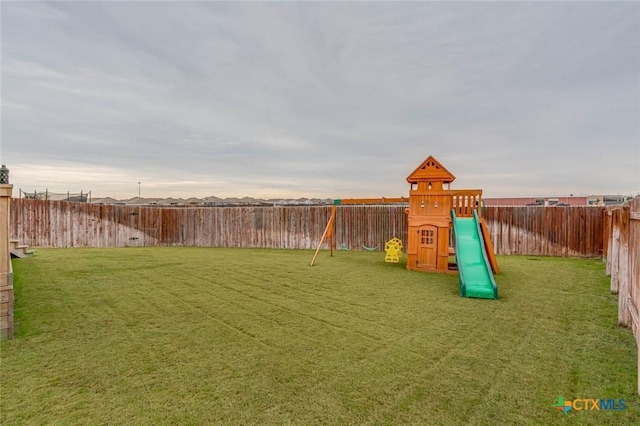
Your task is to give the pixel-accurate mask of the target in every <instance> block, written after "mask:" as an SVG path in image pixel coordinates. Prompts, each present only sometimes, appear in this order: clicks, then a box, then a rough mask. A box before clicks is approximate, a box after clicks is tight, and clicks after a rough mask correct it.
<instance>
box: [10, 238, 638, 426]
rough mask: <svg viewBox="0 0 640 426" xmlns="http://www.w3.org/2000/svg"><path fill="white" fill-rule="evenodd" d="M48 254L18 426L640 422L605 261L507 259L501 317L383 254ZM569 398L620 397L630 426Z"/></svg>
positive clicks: (23, 363)
mask: <svg viewBox="0 0 640 426" xmlns="http://www.w3.org/2000/svg"><path fill="white" fill-rule="evenodd" d="M312 255H313V252H311V251H302V250H301V251H292V250H257V249H214V248H129V249H64V250H62V249H58V250H38V252H37V255H36V256H35V257H32V258H28V259H21V260H16V261H14V281H15V289H16V311H15V319H16V326H17V330H16V338H15V339H14V340H12V341H4V342H2V344H1V349H2V365H1V374H2V375H1V384H2V388H1V394H0V397H1V402H0V404H1V405H0V409H1V417H0V422H1V423H2V424H3V425H13V424H20V425H22V424H83V425H84V424H109V423H111V424H136V425H143V424H149V425H152V424H153V425H155V424H193V425H199V424H274V423H277V424H320V423H322V424H340V425H342V424H401V423H407V424H445V425H446V424H486V425H495V424H507V425H515V424H518V425H525V424H578V423H579V424H639V423H640V399H639V398H638V397H637V396H636V383H637V382H636V381H637V370H636V368H637V367H636V365H637V364H636V362H637V360H636V344H635V341H634V339H633V336H632V333H631V331H630V330H628V329H623V328H620V327H617V326H616V322H617V311H616V304H617V296H614V295H611V294H609V291H608V281H609V280H608V278H606V277H605V275H604V266H603V264H602V262H601V261H597V260H576V259H562V258H533V257H516V256H513V257H504V256H503V257H499V258H498V261H499V263H500V267H501V269H502V274H501V275H499V276H497V277H496V281H497V283H498V287H499V294H500V299H499V300H498V301H492V300H476V299H463V298H461V297H459V296H458V277H457V276H456V275H440V274H425V273H420V272H414V271H407V270H406V269H404V264H388V263H384V261H383V259H384V253H371V252H342V251H339V252H337V253H336V256H334V257H333V258H330V257H329V256H328V253H322V254H321V256H320V257H319V259H318V262H317V264H316V266H314V267H310V266H309V262H310V261H311V257H312ZM558 397H564V398H565V399H567V400H573V399H577V398H590V399H598V398H615V399H616V400H617V399H619V398H625V402H626V406H627V408H626V409H625V410H620V411H577V410H572V411H570V412H569V413H568V414H566V415H565V414H563V413H562V412H559V411H558V410H556V409H555V408H554V404H555V402H556V400H557V399H558Z"/></svg>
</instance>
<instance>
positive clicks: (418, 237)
mask: <svg viewBox="0 0 640 426" xmlns="http://www.w3.org/2000/svg"><path fill="white" fill-rule="evenodd" d="M455 178H456V177H455V176H454V175H453V174H452V173H451V172H450V171H449V170H447V169H446V168H445V167H444V166H443V165H442V164H441V163H440V162H439V161H438V160H436V159H435V158H434V157H433V156H429V157H427V158H426V159H425V160H424V161H423V162H422V163H421V164H420V165H419V166H418V167H417V168H416V169H415V170H414V171H413V172H412V173H411V174H410V175H409V176H408V177H407V182H409V184H410V190H409V199H408V200H407V199H406V198H404V197H403V198H381V199H370V198H367V199H349V200H338V201H339V203H336V204H384V203H399V202H403V203H406V202H407V201H408V202H409V207H408V208H407V209H406V213H407V221H408V235H407V244H406V253H407V269H412V270H418V271H427V272H445V273H446V272H458V265H457V264H456V262H452V261H451V260H452V257H453V256H454V255H456V251H455V250H456V249H455V247H454V246H455V244H452V243H453V241H454V238H453V228H454V225H455V221H456V219H462V220H463V221H464V220H465V219H473V218H474V211H475V212H476V213H475V214H476V216H475V217H476V218H477V219H476V220H477V226H478V228H479V229H480V232H479V235H480V237H479V239H481V240H482V241H481V243H480V246H481V247H482V248H483V251H484V252H485V253H484V256H485V258H486V260H487V261H488V263H489V264H490V266H491V269H492V270H493V271H494V272H495V273H498V264H497V262H496V259H495V255H494V253H493V247H492V245H491V240H490V238H489V235H488V232H487V227H486V224H485V222H484V220H483V219H482V208H481V207H482V190H481V189H458V190H452V189H451V183H452V182H453V181H454V180H455ZM336 208H337V205H334V206H333V208H332V212H331V218H330V219H329V222H328V223H327V227H326V229H325V232H324V234H323V236H322V239H321V241H320V243H319V244H318V248H317V249H316V252H315V254H314V257H313V260H312V261H311V264H312V265H313V264H314V262H315V260H316V257H317V255H318V251H319V250H320V247H321V245H322V243H323V242H324V241H325V240H329V241H330V247H331V255H333V248H334V241H333V227H334V223H335V216H336Z"/></svg>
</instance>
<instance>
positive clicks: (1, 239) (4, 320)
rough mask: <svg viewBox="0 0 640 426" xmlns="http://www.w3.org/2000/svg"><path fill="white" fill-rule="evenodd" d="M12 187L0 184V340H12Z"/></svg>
mask: <svg viewBox="0 0 640 426" xmlns="http://www.w3.org/2000/svg"><path fill="white" fill-rule="evenodd" d="M12 189H13V185H9V183H8V182H7V183H2V184H0V339H3V340H4V339H13V274H12V270H11V249H10V247H9V245H10V238H11V233H10V228H9V224H10V223H9V220H10V217H9V214H10V203H11V192H12Z"/></svg>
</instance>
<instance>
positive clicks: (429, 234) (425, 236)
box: [420, 229, 434, 246]
mask: <svg viewBox="0 0 640 426" xmlns="http://www.w3.org/2000/svg"><path fill="white" fill-rule="evenodd" d="M433 234H434V233H433V230H431V229H423V230H422V232H421V233H420V244H422V245H423V246H432V245H433V236H434V235H433Z"/></svg>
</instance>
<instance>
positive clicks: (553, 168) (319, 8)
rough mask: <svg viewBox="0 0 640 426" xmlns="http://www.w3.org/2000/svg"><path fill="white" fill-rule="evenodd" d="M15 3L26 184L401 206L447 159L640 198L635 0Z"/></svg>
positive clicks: (15, 137)
mask: <svg viewBox="0 0 640 426" xmlns="http://www.w3.org/2000/svg"><path fill="white" fill-rule="evenodd" d="M0 7H1V8H2V162H3V163H6V164H7V165H8V166H9V167H10V168H11V169H12V181H13V183H14V185H15V186H16V187H22V188H25V189H28V190H33V189H44V188H49V189H50V190H59V191H67V190H72V191H73V190H80V189H84V190H92V191H93V192H94V193H95V194H101V195H112V193H113V192H116V191H117V192H118V193H119V194H121V195H122V196H123V197H124V196H133V195H136V193H137V182H138V181H143V182H144V183H143V187H145V188H146V191H147V195H149V196H151V195H158V196H191V195H197V196H206V195H219V196H243V195H260V196H327V197H358V196H382V195H384V196H399V195H406V192H407V184H406V182H405V181H404V178H405V177H406V176H407V175H408V174H409V173H410V172H411V171H412V170H413V169H414V168H415V167H416V166H417V165H418V164H419V163H420V162H421V161H422V160H423V159H424V158H425V157H426V156H427V155H429V154H433V155H435V156H436V157H437V158H438V159H439V160H441V161H442V162H443V163H444V164H445V166H447V168H449V170H451V171H452V172H453V173H454V174H455V175H456V176H457V177H458V180H457V181H456V182H455V183H454V187H456V188H465V187H468V188H483V189H484V190H485V194H486V195H489V196H490V195H518V194H522V195H545V194H548V195H565V194H568V193H574V194H578V193H637V192H638V191H639V190H640V175H639V172H638V169H639V166H640V142H639V141H640V126H639V118H640V80H639V77H638V76H639V75H640V49H639V47H640V46H639V44H640V42H639V40H640V23H639V21H638V19H637V17H638V14H639V13H640V5H638V4H637V3H606V4H605V3H540V4H536V3H508V4H503V3H435V2H433V3H432V2H428V3H405V2H402V3H390V2H385V3H374V2H371V3H295V2H291V3H224V2H193V3H191V2H158V3H152V2H105V3H102V2H55V3H31V2H29V3H14V2H9V3H7V2H3V3H2V4H1V6H0ZM91 170H93V171H94V172H91ZM95 171H99V173H97V172H95ZM53 175H55V176H53Z"/></svg>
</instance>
